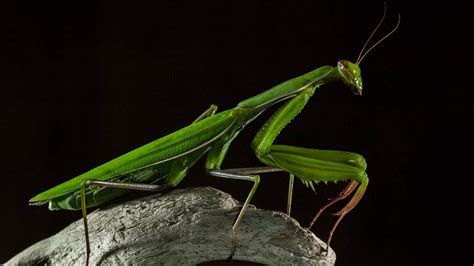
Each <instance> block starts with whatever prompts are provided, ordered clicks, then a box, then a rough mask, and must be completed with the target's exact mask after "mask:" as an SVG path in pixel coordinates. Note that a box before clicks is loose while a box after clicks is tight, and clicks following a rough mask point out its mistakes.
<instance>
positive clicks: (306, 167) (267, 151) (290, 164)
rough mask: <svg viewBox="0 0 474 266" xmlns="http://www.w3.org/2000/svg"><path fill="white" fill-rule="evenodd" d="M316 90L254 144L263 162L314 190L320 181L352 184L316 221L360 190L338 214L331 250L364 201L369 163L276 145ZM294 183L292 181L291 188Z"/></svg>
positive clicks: (286, 109)
mask: <svg viewBox="0 0 474 266" xmlns="http://www.w3.org/2000/svg"><path fill="white" fill-rule="evenodd" d="M314 90H315V88H314V87H309V88H307V89H305V90H303V91H302V92H300V93H299V94H298V95H297V96H295V97H294V98H293V99H291V100H289V101H288V102H287V103H285V104H284V105H283V106H282V107H280V108H279V109H278V110H277V112H275V113H274V114H273V116H272V117H271V118H270V119H269V120H268V121H267V123H265V125H264V126H263V127H262V128H261V129H260V131H259V132H258V133H257V135H256V137H255V138H254V140H253V142H252V148H253V149H254V151H255V154H256V155H257V157H258V158H259V160H260V161H262V162H263V163H265V164H267V165H269V166H271V167H275V168H280V169H283V170H284V171H286V172H288V173H290V174H291V175H294V176H296V177H298V178H299V179H300V180H301V181H302V182H303V183H304V184H305V185H307V186H308V187H311V188H312V189H313V190H314V183H318V182H320V181H325V182H327V181H333V182H336V181H351V183H350V185H349V186H348V188H346V189H345V190H344V191H343V192H342V193H341V194H340V196H339V197H338V198H337V199H336V200H334V201H332V202H330V203H329V204H327V205H326V206H324V207H323V208H322V209H321V211H320V212H318V214H317V215H316V217H315V219H313V221H315V220H316V219H317V217H319V215H320V214H321V213H322V211H323V210H324V209H325V208H327V207H329V206H330V205H332V204H333V203H335V202H336V201H338V200H341V199H343V198H345V197H347V196H348V195H349V194H350V193H351V192H352V191H354V190H355V189H356V187H357V186H358V188H357V190H356V192H355V193H354V195H353V197H352V199H351V200H350V201H349V203H348V204H347V205H346V206H345V207H343V208H342V209H341V211H339V212H337V213H335V215H338V216H339V218H338V220H337V221H336V223H335V224H334V226H333V228H332V229H331V232H330V233H329V237H328V240H327V246H328V247H329V244H330V242H331V239H332V235H333V233H334V231H335V229H336V227H337V225H338V224H339V222H340V221H341V220H342V218H343V217H344V216H345V215H346V214H347V213H348V212H350V211H351V210H352V209H353V208H354V207H355V206H356V205H357V203H358V202H359V201H360V199H361V198H362V196H363V194H364V192H365V190H366V188H367V185H368V181H369V180H368V177H367V174H366V173H365V169H366V163H365V159H364V158H363V157H362V156H360V155H358V154H355V153H352V152H343V151H329V150H316V149H307V148H301V147H294V146H286V145H274V144H273V142H274V140H275V138H276V137H277V136H278V135H279V134H280V132H281V130H282V129H283V128H284V127H285V126H286V125H287V124H288V123H289V122H290V121H291V120H292V119H293V118H294V117H295V116H296V115H297V114H298V113H299V112H301V110H302V109H303V108H304V106H305V105H306V103H307V102H308V100H309V98H310V97H311V96H312V95H313V93H314ZM290 178H291V177H290ZM291 183H292V182H291V180H290V185H291ZM291 191H292V188H291V187H290V188H289V197H290V196H291ZM290 206H291V199H290V198H289V199H288V212H290ZM311 225H312V224H311Z"/></svg>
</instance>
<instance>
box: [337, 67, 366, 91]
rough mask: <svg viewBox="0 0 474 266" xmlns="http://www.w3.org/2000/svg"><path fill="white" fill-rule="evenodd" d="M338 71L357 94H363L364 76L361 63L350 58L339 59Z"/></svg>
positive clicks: (345, 82)
mask: <svg viewBox="0 0 474 266" xmlns="http://www.w3.org/2000/svg"><path fill="white" fill-rule="evenodd" d="M337 71H338V72H339V74H340V75H341V79H342V81H343V82H344V84H346V85H347V86H349V88H351V90H352V92H353V93H354V94H355V95H362V76H361V74H360V68H359V65H357V64H354V63H352V62H350V61H349V60H339V62H337Z"/></svg>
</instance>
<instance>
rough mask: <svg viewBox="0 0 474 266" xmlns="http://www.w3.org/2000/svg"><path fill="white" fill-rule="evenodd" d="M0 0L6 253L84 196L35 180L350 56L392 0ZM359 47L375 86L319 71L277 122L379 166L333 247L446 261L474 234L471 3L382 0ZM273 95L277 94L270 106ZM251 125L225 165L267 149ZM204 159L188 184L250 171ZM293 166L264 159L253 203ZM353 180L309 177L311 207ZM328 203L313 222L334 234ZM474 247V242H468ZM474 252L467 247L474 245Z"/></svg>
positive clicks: (275, 190)
mask: <svg viewBox="0 0 474 266" xmlns="http://www.w3.org/2000/svg"><path fill="white" fill-rule="evenodd" d="M3 5H5V6H4V8H2V9H1V12H2V13H3V14H2V16H1V17H2V20H3V22H2V23H1V25H2V28H1V43H2V44H1V45H2V53H1V60H0V62H1V67H2V69H1V73H2V78H0V87H1V96H0V110H1V114H0V115H1V124H0V129H1V137H2V138H1V140H2V151H1V157H2V158H1V162H2V171H1V180H2V181H1V182H2V183H1V187H2V189H1V192H0V197H1V201H2V208H1V216H2V219H1V224H0V230H1V231H0V234H1V236H2V241H1V244H0V261H1V262H4V261H6V260H7V259H9V258H10V257H11V256H13V255H14V254H16V253H17V252H19V251H21V250H22V249H24V248H26V247H27V246H29V245H31V244H33V243H35V242H36V241H39V240H41V239H43V238H45V237H47V236H49V235H51V234H53V233H56V232H57V231H59V230H60V229H61V228H63V227H65V226H66V225H67V224H69V223H70V222H72V221H74V220H76V219H78V218H80V216H81V215H80V212H69V211H58V212H50V211H48V210H47V208H45V207H30V206H28V204H27V202H28V199H29V198H31V197H32V196H34V195H36V194H37V193H39V192H41V191H43V190H45V189H47V188H49V187H51V186H53V185H56V184H58V183H60V182H62V181H64V180H67V179H69V178H71V177H73V176H75V175H77V174H80V173H82V172H84V171H86V170H88V169H90V168H92V167H94V166H96V165H98V164H100V163H103V162H105V161H107V160H109V159H111V158H114V157H116V156H118V155H120V154H123V153H125V152H127V151H129V150H131V149H133V148H136V147H138V146H141V145H143V144H145V143H147V142H150V141H152V140H154V139H156V138H158V137H160V136H163V135H165V134H167V133H170V132H172V131H174V130H176V129H179V128H181V127H183V126H185V125H187V124H188V123H190V122H191V121H192V120H193V119H194V118H195V117H196V116H197V115H198V114H200V113H201V112H202V111H203V110H204V109H206V108H207V107H208V106H209V105H210V104H211V103H215V104H217V105H218V106H219V107H220V110H225V109H227V108H231V107H233V106H235V104H237V103H238V102H239V101H241V100H243V99H246V98H249V97H251V96H253V95H256V94H257V93H259V92H261V91H263V90H265V89H267V88H270V87H271V86H273V85H276V84H278V83H279V82H282V81H285V80H287V79H290V78H292V77H295V76H298V75H300V74H303V73H305V72H307V71H310V70H312V69H314V68H316V67H319V66H322V65H335V64H336V62H337V60H340V59H349V60H355V58H356V57H357V54H358V53H359V50H360V48H361V46H362V44H363V43H364V42H365V40H366V38H367V37H368V35H369V34H370V32H371V30H372V29H373V28H374V26H375V24H376V23H377V22H378V20H379V18H380V16H381V14H382V10H383V4H382V2H381V1H377V2H360V1H354V2H352V3H350V2H341V1H295V2H288V3H283V2H278V1H249V2H243V1H235V2H233V3H230V2H228V1H221V2H212V3H211V2H205V1H193V2H190V3H183V2H180V1H169V3H165V2H160V3H157V2H153V4H151V2H150V3H141V2H140V3H135V2H133V3H132V2H130V1H127V2H123V3H118V2H117V1H109V2H106V1H96V2H93V3H90V4H88V3H86V2H81V1H74V2H72V3H71V2H70V3H68V4H64V3H62V2H60V1H54V2H53V1H51V2H45V1H15V2H14V3H11V4H10V5H8V6H6V5H7V4H3ZM398 12H400V13H401V17H402V21H401V26H400V29H399V30H398V31H397V32H396V33H395V34H394V35H393V36H391V37H389V38H388V39H387V40H386V41H385V42H384V43H383V44H382V45H381V46H380V47H377V48H375V49H374V50H373V52H372V53H371V54H369V55H368V56H367V57H366V59H365V60H364V62H363V63H362V64H361V69H362V74H363V78H364V86H365V90H364V95H363V96H362V97H356V96H354V95H353V94H352V93H351V92H350V90H348V89H347V88H346V87H344V86H343V85H342V84H331V85H328V86H324V87H322V88H320V89H319V90H318V91H317V92H316V94H315V96H314V97H313V98H312V100H311V101H310V102H309V104H308V106H307V107H306V108H305V110H304V111H303V112H302V113H301V114H300V116H298V117H297V119H295V120H294V121H293V122H292V123H291V124H290V125H289V126H288V127H287V128H285V130H284V131H283V132H282V134H281V135H280V136H279V138H278V139H277V142H278V143H282V144H283V143H284V144H290V145H297V146H303V147H313V148H324V149H340V150H349V151H354V152H357V153H360V154H362V155H364V156H365V158H366V159H367V162H368V169H367V172H368V175H369V178H370V184H369V187H368V191H367V193H366V195H365V197H364V198H363V200H362V201H361V203H360V204H359V206H357V207H356V208H355V210H354V211H353V212H352V213H350V214H349V215H347V217H346V218H345V220H343V222H342V223H341V225H340V227H339V228H338V230H337V231H336V234H335V237H334V239H333V248H334V249H335V251H336V253H337V255H338V265H400V264H411V265H416V264H437V263H439V262H442V261H448V260H452V259H457V258H459V257H461V256H465V255H466V251H463V250H460V249H459V246H463V245H462V244H460V242H459V240H458V239H459V238H458V236H467V235H471V234H472V231H470V230H467V227H472V220H471V216H472V206H468V207H461V205H462V204H463V203H469V202H470V203H472V200H471V197H470V194H469V193H468V192H463V190H462V189H461V187H466V188H467V191H468V189H469V183H470V181H471V180H470V179H472V171H471V170H470V169H472V165H473V156H472V152H471V149H472V148H473V145H472V144H473V141H472V136H473V126H472V122H473V115H474V108H473V96H474V95H473V88H474V87H473V84H472V75H473V67H472V64H473V61H474V60H473V51H474V50H473V46H472V44H473V42H472V41H473V19H472V18H473V17H472V15H473V14H472V10H471V9H470V7H469V6H468V4H467V1H466V3H463V2H455V1H448V2H443V3H442V4H441V3H439V4H438V3H436V2H428V3H423V2H421V1H410V2H407V3H400V2H395V1H390V2H388V13H387V19H386V22H385V23H384V24H383V26H382V28H381V31H380V32H379V33H378V34H377V35H376V39H378V38H380V36H382V35H383V33H386V32H388V31H389V30H390V29H392V28H393V26H394V25H395V24H396V19H397V13H398ZM271 111H274V109H272V110H271ZM271 111H270V112H266V113H265V114H264V115H262V116H261V117H260V118H259V119H257V120H256V121H255V122H254V123H252V124H251V125H249V126H248V127H247V128H246V130H245V131H244V132H243V133H241V135H239V137H238V138H237V139H236V140H235V142H234V143H233V145H232V146H231V148H230V150H229V154H228V156H227V157H226V160H225V161H224V164H223V167H224V168H228V167H244V166H255V165H260V164H259V162H258V161H257V160H256V159H255V156H254V155H253V153H252V151H251V149H250V148H249V143H250V141H251V139H252V137H253V135H254V134H255V133H256V132H257V130H258V128H259V126H261V125H262V124H263V122H264V121H265V118H268V115H270V114H271ZM203 164H204V160H201V161H199V162H198V164H197V165H196V166H195V167H194V168H193V170H192V171H191V173H190V174H189V176H188V177H187V178H186V179H185V180H184V181H183V183H182V184H181V185H180V187H188V186H214V187H216V188H219V189H221V190H224V191H226V192H229V193H231V194H232V195H233V196H234V197H236V198H237V199H239V200H243V199H244V198H245V196H246V193H248V191H249V189H250V187H251V184H249V183H245V182H239V181H232V180H220V179H218V178H213V177H208V176H206V175H205V173H204V168H203ZM286 185H287V176H286V175H278V174H273V175H268V176H264V177H262V182H261V185H260V187H259V190H258V191H257V194H256V196H255V198H254V200H253V204H255V205H256V206H258V207H260V208H264V209H275V210H281V211H284V210H285V207H286V206H285V204H286V190H287V187H286ZM341 188H342V185H341V184H339V185H331V184H330V185H327V186H326V185H320V186H319V187H317V192H318V194H317V195H316V196H315V195H314V194H313V193H312V192H311V190H308V189H306V188H305V187H304V186H303V185H302V184H301V183H300V182H297V183H296V187H295V195H294V210H293V212H294V214H293V216H294V218H296V219H297V220H298V221H299V222H300V223H301V224H303V225H306V224H308V222H309V221H310V220H311V218H312V216H313V215H314V214H315V212H316V211H317V210H318V208H319V207H320V206H321V205H322V204H323V203H324V202H326V201H327V198H329V197H331V196H334V195H335V194H336V193H337V191H338V190H339V189H341ZM334 221H335V218H334V217H331V216H325V217H323V218H322V219H321V220H320V222H319V223H318V225H317V227H316V228H315V231H316V233H317V234H318V235H319V236H320V237H322V238H323V239H326V236H327V233H328V231H329V229H330V226H331V225H332V223H333V222H334ZM467 247H470V249H471V248H472V245H469V244H467ZM472 262H473V261H472V256H471V257H470V260H468V263H472Z"/></svg>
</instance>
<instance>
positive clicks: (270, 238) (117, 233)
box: [6, 187, 336, 265]
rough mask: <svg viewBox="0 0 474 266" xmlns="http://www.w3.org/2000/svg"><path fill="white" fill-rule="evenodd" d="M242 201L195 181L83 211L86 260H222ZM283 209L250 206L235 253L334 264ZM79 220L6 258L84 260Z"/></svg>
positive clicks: (279, 261)
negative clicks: (194, 185) (85, 213)
mask: <svg viewBox="0 0 474 266" xmlns="http://www.w3.org/2000/svg"><path fill="white" fill-rule="evenodd" d="M240 206H241V204H240V203H239V202H237V201H236V200H235V199H233V198H232V197H231V196H230V195H229V194H226V193H224V192H221V191H219V190H216V189H213V188H209V187H201V188H191V189H179V190H174V191H171V192H169V193H167V194H164V195H153V196H149V197H145V198H141V199H137V200H133V201H129V202H125V203H123V204H118V205H114V206H110V207H105V208H101V209H99V210H97V211H95V212H92V213H91V214H89V216H88V218H89V230H90V241H91V258H90V262H91V265H96V264H104V265H125V264H128V265H130V264H132V265H150V264H151V265H196V264H199V263H204V262H209V261H215V260H225V259H227V257H228V256H229V252H230V237H231V226H232V223H233V222H234V219H235V218H236V215H237V213H238V211H239V209H240ZM322 246H325V244H324V242H322V241H321V240H319V239H318V238H316V236H315V235H314V234H313V233H311V232H310V231H308V230H305V229H303V228H301V227H300V225H299V224H298V222H296V221H295V220H294V219H292V218H290V217H289V216H287V215H286V214H284V213H281V212H276V211H265V210H259V209H255V208H254V207H250V208H249V210H248V211H247V213H246V215H245V217H244V219H243V220H242V223H241V225H240V228H239V231H238V234H237V250H236V253H235V256H234V258H233V259H234V260H241V261H251V262H257V263H263V264H272V265H289V264H293V265H334V263H335V260H336V257H335V256H336V255H335V253H334V252H333V251H332V250H329V253H328V254H327V255H326V256H321V252H322V248H321V247H322ZM84 251H85V243H84V228H83V225H82V220H78V221H76V222H73V223H72V224H70V225H69V226H67V227H66V228H64V229H63V230H62V231H61V232H59V233H57V234H56V235H54V236H51V237H50V238H47V239H44V240H42V241H40V242H38V243H36V244H34V245H32V246H31V247H29V248H27V249H26V250H24V251H22V252H21V253H19V254H18V255H16V256H15V257H13V258H12V259H11V260H10V261H8V262H7V263H6V265H19V264H20V265H32V264H48V265H50V264H52V265H71V264H79V265H81V264H84V263H85V261H84V260H85V254H84Z"/></svg>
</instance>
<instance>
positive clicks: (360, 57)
mask: <svg viewBox="0 0 474 266" xmlns="http://www.w3.org/2000/svg"><path fill="white" fill-rule="evenodd" d="M386 13H387V3H384V9H383V15H382V18H381V19H380V22H379V23H378V24H377V26H376V27H375V29H374V30H373V31H372V33H371V34H370V36H369V38H368V39H367V41H366V42H365V44H364V46H363V47H362V49H361V50H360V53H359V56H358V57H357V60H356V64H357V65H359V64H360V63H361V62H362V60H363V59H364V57H365V56H366V55H367V54H368V53H369V52H370V51H371V50H372V49H374V48H375V47H376V46H377V45H378V44H379V43H381V42H382V41H383V40H385V39H386V38H387V37H388V36H390V35H392V33H394V32H395V31H396V30H397V29H398V26H399V25H400V13H398V21H397V25H396V26H395V28H393V30H391V31H390V32H389V33H388V34H386V35H385V36H384V37H383V38H382V39H380V40H379V41H378V42H376V43H375V44H374V45H372V46H371V47H370V48H369V49H368V50H367V51H366V52H365V53H364V50H365V48H366V47H367V44H369V42H370V40H371V39H372V37H373V36H374V34H375V33H376V32H377V30H378V29H379V28H380V25H382V22H383V21H384V19H385V14H386Z"/></svg>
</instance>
